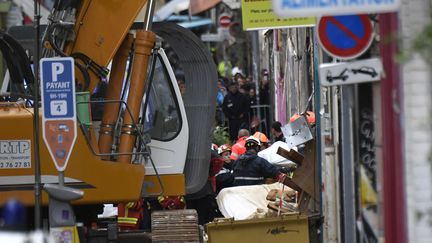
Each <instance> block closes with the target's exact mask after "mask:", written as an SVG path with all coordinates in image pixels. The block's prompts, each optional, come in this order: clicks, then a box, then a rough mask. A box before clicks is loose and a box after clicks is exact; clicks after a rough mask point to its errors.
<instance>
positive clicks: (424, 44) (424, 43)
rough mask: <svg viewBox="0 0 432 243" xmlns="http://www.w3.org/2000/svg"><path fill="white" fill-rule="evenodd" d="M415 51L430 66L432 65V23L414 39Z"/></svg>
mask: <svg viewBox="0 0 432 243" xmlns="http://www.w3.org/2000/svg"><path fill="white" fill-rule="evenodd" d="M413 49H414V51H416V52H418V53H419V54H420V55H421V56H422V57H423V58H424V59H425V60H426V61H427V62H428V63H429V64H432V23H431V22H430V23H429V24H428V25H426V26H425V28H424V29H423V31H422V32H421V33H420V34H419V35H418V36H417V37H416V38H415V39H414V42H413Z"/></svg>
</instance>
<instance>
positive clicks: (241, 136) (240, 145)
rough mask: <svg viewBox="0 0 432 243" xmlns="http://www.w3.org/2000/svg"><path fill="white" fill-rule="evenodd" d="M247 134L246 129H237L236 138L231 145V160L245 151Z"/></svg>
mask: <svg viewBox="0 0 432 243" xmlns="http://www.w3.org/2000/svg"><path fill="white" fill-rule="evenodd" d="M249 135H250V134H249V131H248V130H247V129H240V130H239V131H238V140H237V142H236V143H235V144H234V145H233V146H232V150H231V160H237V159H238V157H239V156H240V155H242V154H244V153H246V148H245V143H246V139H247V138H248V137H249Z"/></svg>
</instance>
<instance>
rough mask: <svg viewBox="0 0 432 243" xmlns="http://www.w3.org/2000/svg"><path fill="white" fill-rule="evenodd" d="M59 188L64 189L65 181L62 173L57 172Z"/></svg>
mask: <svg viewBox="0 0 432 243" xmlns="http://www.w3.org/2000/svg"><path fill="white" fill-rule="evenodd" d="M58 178H59V186H61V187H64V183H65V179H64V171H59V174H58Z"/></svg>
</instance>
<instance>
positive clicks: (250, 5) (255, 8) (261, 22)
mask: <svg viewBox="0 0 432 243" xmlns="http://www.w3.org/2000/svg"><path fill="white" fill-rule="evenodd" d="M241 11H242V25H243V30H260V29H276V28H283V29H286V28H296V27H306V26H315V23H316V18H315V17H301V18H291V17H290V16H289V17H290V18H282V17H280V16H277V15H276V14H275V13H274V12H273V9H272V3H271V1H270V0H266V1H250V0H242V6H241Z"/></svg>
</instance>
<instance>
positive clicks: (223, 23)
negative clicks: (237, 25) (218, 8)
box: [219, 14, 231, 28]
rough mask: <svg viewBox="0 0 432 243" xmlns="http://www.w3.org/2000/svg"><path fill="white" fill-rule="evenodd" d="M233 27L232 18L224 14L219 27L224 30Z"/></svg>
mask: <svg viewBox="0 0 432 243" xmlns="http://www.w3.org/2000/svg"><path fill="white" fill-rule="evenodd" d="M230 25H231V16H229V15H226V14H222V15H221V16H220V17H219V26H220V27H222V28H229V27H230Z"/></svg>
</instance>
